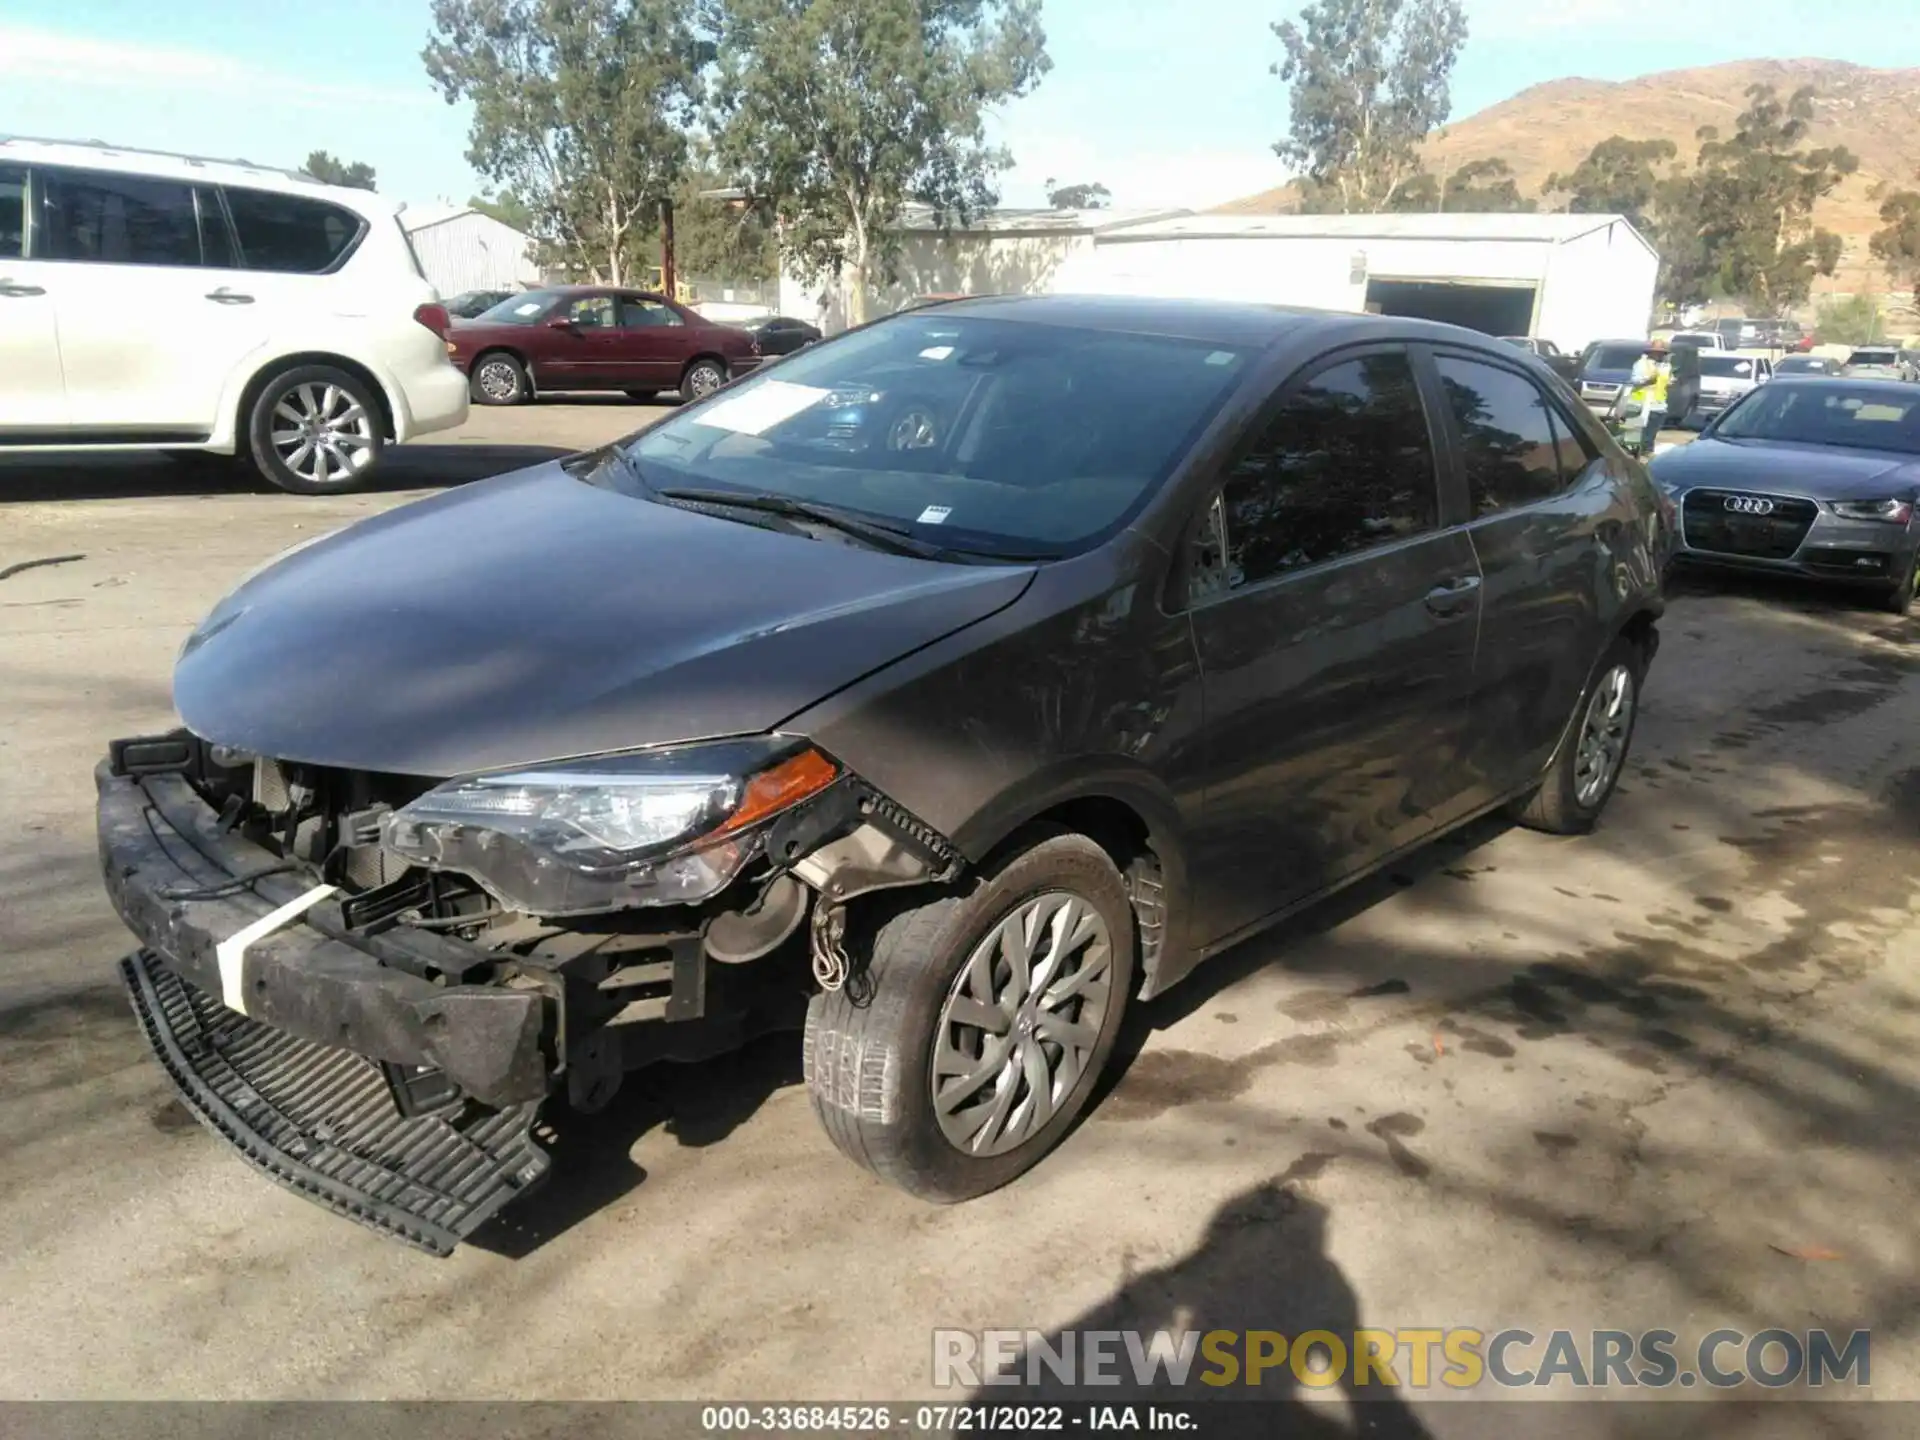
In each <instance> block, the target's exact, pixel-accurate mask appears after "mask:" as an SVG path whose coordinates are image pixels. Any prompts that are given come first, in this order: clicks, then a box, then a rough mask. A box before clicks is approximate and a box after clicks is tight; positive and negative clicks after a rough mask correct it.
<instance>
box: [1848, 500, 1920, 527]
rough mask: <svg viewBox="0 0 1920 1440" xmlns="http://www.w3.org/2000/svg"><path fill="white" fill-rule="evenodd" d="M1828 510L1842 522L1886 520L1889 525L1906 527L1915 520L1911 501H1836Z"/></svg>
mask: <svg viewBox="0 0 1920 1440" xmlns="http://www.w3.org/2000/svg"><path fill="white" fill-rule="evenodd" d="M1827 508H1828V509H1829V510H1831V511H1833V513H1834V514H1836V515H1838V516H1839V517H1840V518H1841V519H1842V520H1884V521H1886V522H1887V523H1888V524H1889V525H1904V524H1906V523H1907V521H1908V520H1910V519H1912V518H1913V502H1912V501H1910V500H1834V501H1830V502H1829V503H1828V506H1827Z"/></svg>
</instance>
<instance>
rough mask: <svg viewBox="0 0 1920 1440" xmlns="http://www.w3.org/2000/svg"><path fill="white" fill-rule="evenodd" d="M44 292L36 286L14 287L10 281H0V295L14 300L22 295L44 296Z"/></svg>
mask: <svg viewBox="0 0 1920 1440" xmlns="http://www.w3.org/2000/svg"><path fill="white" fill-rule="evenodd" d="M46 293H47V292H46V290H45V289H43V288H42V287H41V286H38V285H16V284H14V283H13V282H12V281H11V280H0V295H5V296H6V297H7V298H8V299H14V298H17V297H19V296H23V295H44V294H46Z"/></svg>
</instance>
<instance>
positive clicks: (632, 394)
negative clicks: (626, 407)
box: [627, 390, 660, 405]
mask: <svg viewBox="0 0 1920 1440" xmlns="http://www.w3.org/2000/svg"><path fill="white" fill-rule="evenodd" d="M659 393H660V392H659V391H658V390H629V391H627V398H628V399H629V400H637V401H639V402H640V403H641V404H643V405H644V404H646V402H647V401H649V400H651V399H653V397H654V396H656V395H658V394H659Z"/></svg>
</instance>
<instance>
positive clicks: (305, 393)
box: [272, 381, 375, 486]
mask: <svg viewBox="0 0 1920 1440" xmlns="http://www.w3.org/2000/svg"><path fill="white" fill-rule="evenodd" d="M373 425H374V421H373V417H372V416H371V415H369V414H368V413H367V407H366V406H365V405H363V404H361V403H360V401H359V400H358V399H356V398H355V397H354V395H353V392H352V391H350V390H348V389H347V388H346V387H345V386H342V385H333V384H328V383H325V382H322V381H307V382H306V383H304V384H300V385H296V386H294V387H293V388H292V389H291V390H289V391H287V393H286V394H285V395H283V396H281V397H280V399H279V401H278V402H277V403H276V404H275V405H274V407H273V428H272V440H273V448H274V451H275V453H277V454H278V455H279V457H280V460H281V463H282V464H284V465H285V466H286V467H287V469H289V470H290V471H292V472H293V473H294V474H295V475H296V476H298V477H299V478H300V479H302V480H305V481H307V482H308V483H310V484H313V485H323V486H324V485H331V484H339V483H340V482H342V481H344V480H346V479H348V478H349V477H351V476H354V475H357V474H359V473H360V472H361V471H362V470H364V469H366V467H367V466H368V465H369V464H371V463H372V461H373V453H374V444H375V435H374V429H373Z"/></svg>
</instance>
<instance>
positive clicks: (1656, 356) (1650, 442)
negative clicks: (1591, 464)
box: [1628, 337, 1673, 455]
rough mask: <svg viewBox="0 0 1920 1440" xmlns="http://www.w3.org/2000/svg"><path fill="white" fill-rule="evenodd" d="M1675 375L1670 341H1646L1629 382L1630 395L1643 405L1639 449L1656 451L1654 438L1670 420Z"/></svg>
mask: <svg viewBox="0 0 1920 1440" xmlns="http://www.w3.org/2000/svg"><path fill="white" fill-rule="evenodd" d="M1672 379H1673V365H1672V363H1671V361H1670V360H1669V358H1668V355H1667V342H1666V341H1665V340H1661V339H1659V338H1657V337H1656V338H1655V339H1652V340H1649V341H1648V342H1647V353H1646V354H1644V355H1642V356H1641V357H1640V359H1639V360H1638V361H1636V362H1635V364H1634V367H1633V374H1632V375H1631V376H1629V377H1628V383H1629V384H1630V385H1631V386H1632V387H1633V389H1632V391H1631V393H1630V395H1629V399H1630V400H1631V401H1632V403H1633V404H1635V405H1637V406H1639V407H1640V413H1641V415H1642V417H1643V418H1642V420H1641V423H1640V453H1641V454H1642V455H1651V454H1653V446H1654V442H1655V441H1657V440H1658V439H1659V438H1660V432H1661V431H1662V430H1663V429H1665V428H1666V423H1667V385H1668V383H1669V382H1670V381H1672Z"/></svg>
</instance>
